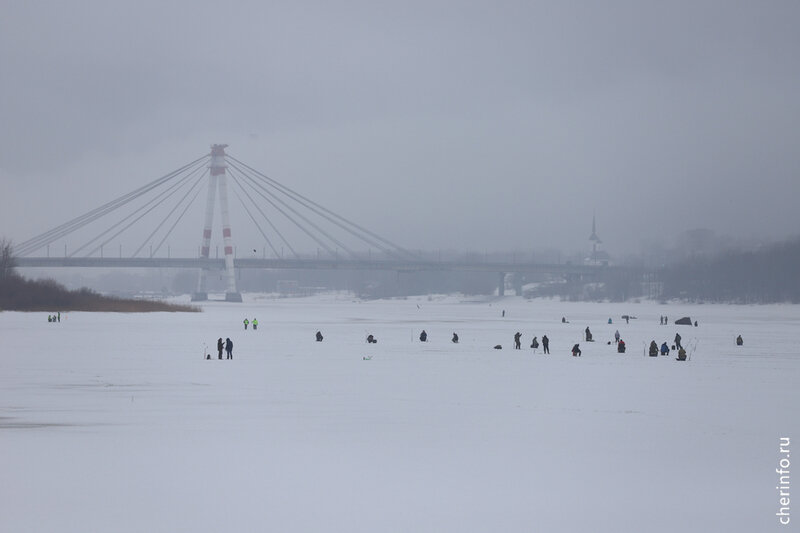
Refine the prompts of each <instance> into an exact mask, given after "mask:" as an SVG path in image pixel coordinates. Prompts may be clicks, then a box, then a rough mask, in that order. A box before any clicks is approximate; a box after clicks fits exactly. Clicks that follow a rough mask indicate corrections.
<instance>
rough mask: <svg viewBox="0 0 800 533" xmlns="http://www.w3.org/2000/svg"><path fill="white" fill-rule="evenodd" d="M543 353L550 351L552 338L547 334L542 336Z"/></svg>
mask: <svg viewBox="0 0 800 533" xmlns="http://www.w3.org/2000/svg"><path fill="white" fill-rule="evenodd" d="M542 353H550V339H548V338H547V335H543V336H542Z"/></svg>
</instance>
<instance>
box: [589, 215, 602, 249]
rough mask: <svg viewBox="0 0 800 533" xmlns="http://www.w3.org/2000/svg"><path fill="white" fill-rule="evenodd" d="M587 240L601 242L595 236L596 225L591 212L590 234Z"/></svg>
mask: <svg viewBox="0 0 800 533" xmlns="http://www.w3.org/2000/svg"><path fill="white" fill-rule="evenodd" d="M589 240H590V241H593V242H594V243H595V244H601V243H602V242H603V241H601V240H600V237H598V236H597V225H596V224H595V216H594V213H593V214H592V234H591V235H590V236H589Z"/></svg>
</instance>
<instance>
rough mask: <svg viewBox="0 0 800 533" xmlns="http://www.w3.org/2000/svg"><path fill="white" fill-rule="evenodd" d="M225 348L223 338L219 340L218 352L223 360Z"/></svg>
mask: <svg viewBox="0 0 800 533" xmlns="http://www.w3.org/2000/svg"><path fill="white" fill-rule="evenodd" d="M224 347H225V344H224V343H223V342H222V337H220V338H219V339H217V352H219V358H220V359H222V349H223V348H224Z"/></svg>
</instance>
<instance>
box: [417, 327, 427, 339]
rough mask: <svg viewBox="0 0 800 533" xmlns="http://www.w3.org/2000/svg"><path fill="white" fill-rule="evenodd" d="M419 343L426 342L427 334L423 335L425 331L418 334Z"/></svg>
mask: <svg viewBox="0 0 800 533" xmlns="http://www.w3.org/2000/svg"><path fill="white" fill-rule="evenodd" d="M419 342H428V334H427V333H425V330H424V329H423V330H422V333H420V334H419Z"/></svg>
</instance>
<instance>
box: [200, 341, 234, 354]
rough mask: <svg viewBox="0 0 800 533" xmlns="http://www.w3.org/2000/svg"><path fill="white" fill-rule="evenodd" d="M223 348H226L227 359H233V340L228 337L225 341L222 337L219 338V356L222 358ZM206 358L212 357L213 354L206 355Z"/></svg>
mask: <svg viewBox="0 0 800 533" xmlns="http://www.w3.org/2000/svg"><path fill="white" fill-rule="evenodd" d="M222 350H225V359H233V341H232V340H231V339H230V338H228V337H226V338H225V341H224V342H223V341H222V337H220V338H219V339H217V353H218V355H217V357H218V358H219V359H222ZM206 359H211V355H210V354H209V355H206Z"/></svg>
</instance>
